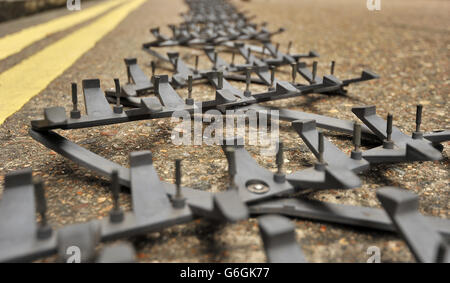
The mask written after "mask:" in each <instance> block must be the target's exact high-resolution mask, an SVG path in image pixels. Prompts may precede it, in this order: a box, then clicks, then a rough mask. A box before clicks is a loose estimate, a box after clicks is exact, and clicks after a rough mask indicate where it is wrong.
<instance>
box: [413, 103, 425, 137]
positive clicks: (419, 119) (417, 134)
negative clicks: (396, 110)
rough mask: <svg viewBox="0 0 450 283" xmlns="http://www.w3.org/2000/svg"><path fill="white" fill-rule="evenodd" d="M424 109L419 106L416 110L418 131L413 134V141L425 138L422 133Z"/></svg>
mask: <svg viewBox="0 0 450 283" xmlns="http://www.w3.org/2000/svg"><path fill="white" fill-rule="evenodd" d="M422 109H423V105H422V104H419V105H417V108H416V131H415V132H414V133H413V139H421V138H423V132H421V131H420V125H421V124H422Z"/></svg>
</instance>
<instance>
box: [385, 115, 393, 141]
mask: <svg viewBox="0 0 450 283" xmlns="http://www.w3.org/2000/svg"><path fill="white" fill-rule="evenodd" d="M392 120H393V116H392V114H391V113H389V114H388V116H387V125H386V137H387V138H386V139H387V140H388V141H390V140H391V135H392Z"/></svg>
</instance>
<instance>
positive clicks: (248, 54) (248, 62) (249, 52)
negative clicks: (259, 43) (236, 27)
mask: <svg viewBox="0 0 450 283" xmlns="http://www.w3.org/2000/svg"><path fill="white" fill-rule="evenodd" d="M247 51H248V53H247V64H250V57H251V56H252V50H251V49H250V48H248V49H247Z"/></svg>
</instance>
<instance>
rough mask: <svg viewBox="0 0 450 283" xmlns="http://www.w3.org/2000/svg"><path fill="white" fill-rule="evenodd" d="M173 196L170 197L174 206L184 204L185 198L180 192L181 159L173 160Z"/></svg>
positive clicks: (182, 205)
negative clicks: (174, 187) (174, 189)
mask: <svg viewBox="0 0 450 283" xmlns="http://www.w3.org/2000/svg"><path fill="white" fill-rule="evenodd" d="M175 186H176V191H175V196H174V197H173V198H172V204H173V207H174V208H183V207H184V206H185V204H186V199H185V198H184V197H183V194H182V192H181V160H180V159H177V160H175Z"/></svg>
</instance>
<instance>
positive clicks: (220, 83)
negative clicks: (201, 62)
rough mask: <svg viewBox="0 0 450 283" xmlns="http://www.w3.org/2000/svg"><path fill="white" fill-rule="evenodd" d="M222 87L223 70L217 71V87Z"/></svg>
mask: <svg viewBox="0 0 450 283" xmlns="http://www.w3.org/2000/svg"><path fill="white" fill-rule="evenodd" d="M222 88H223V72H218V73H217V89H222Z"/></svg>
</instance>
